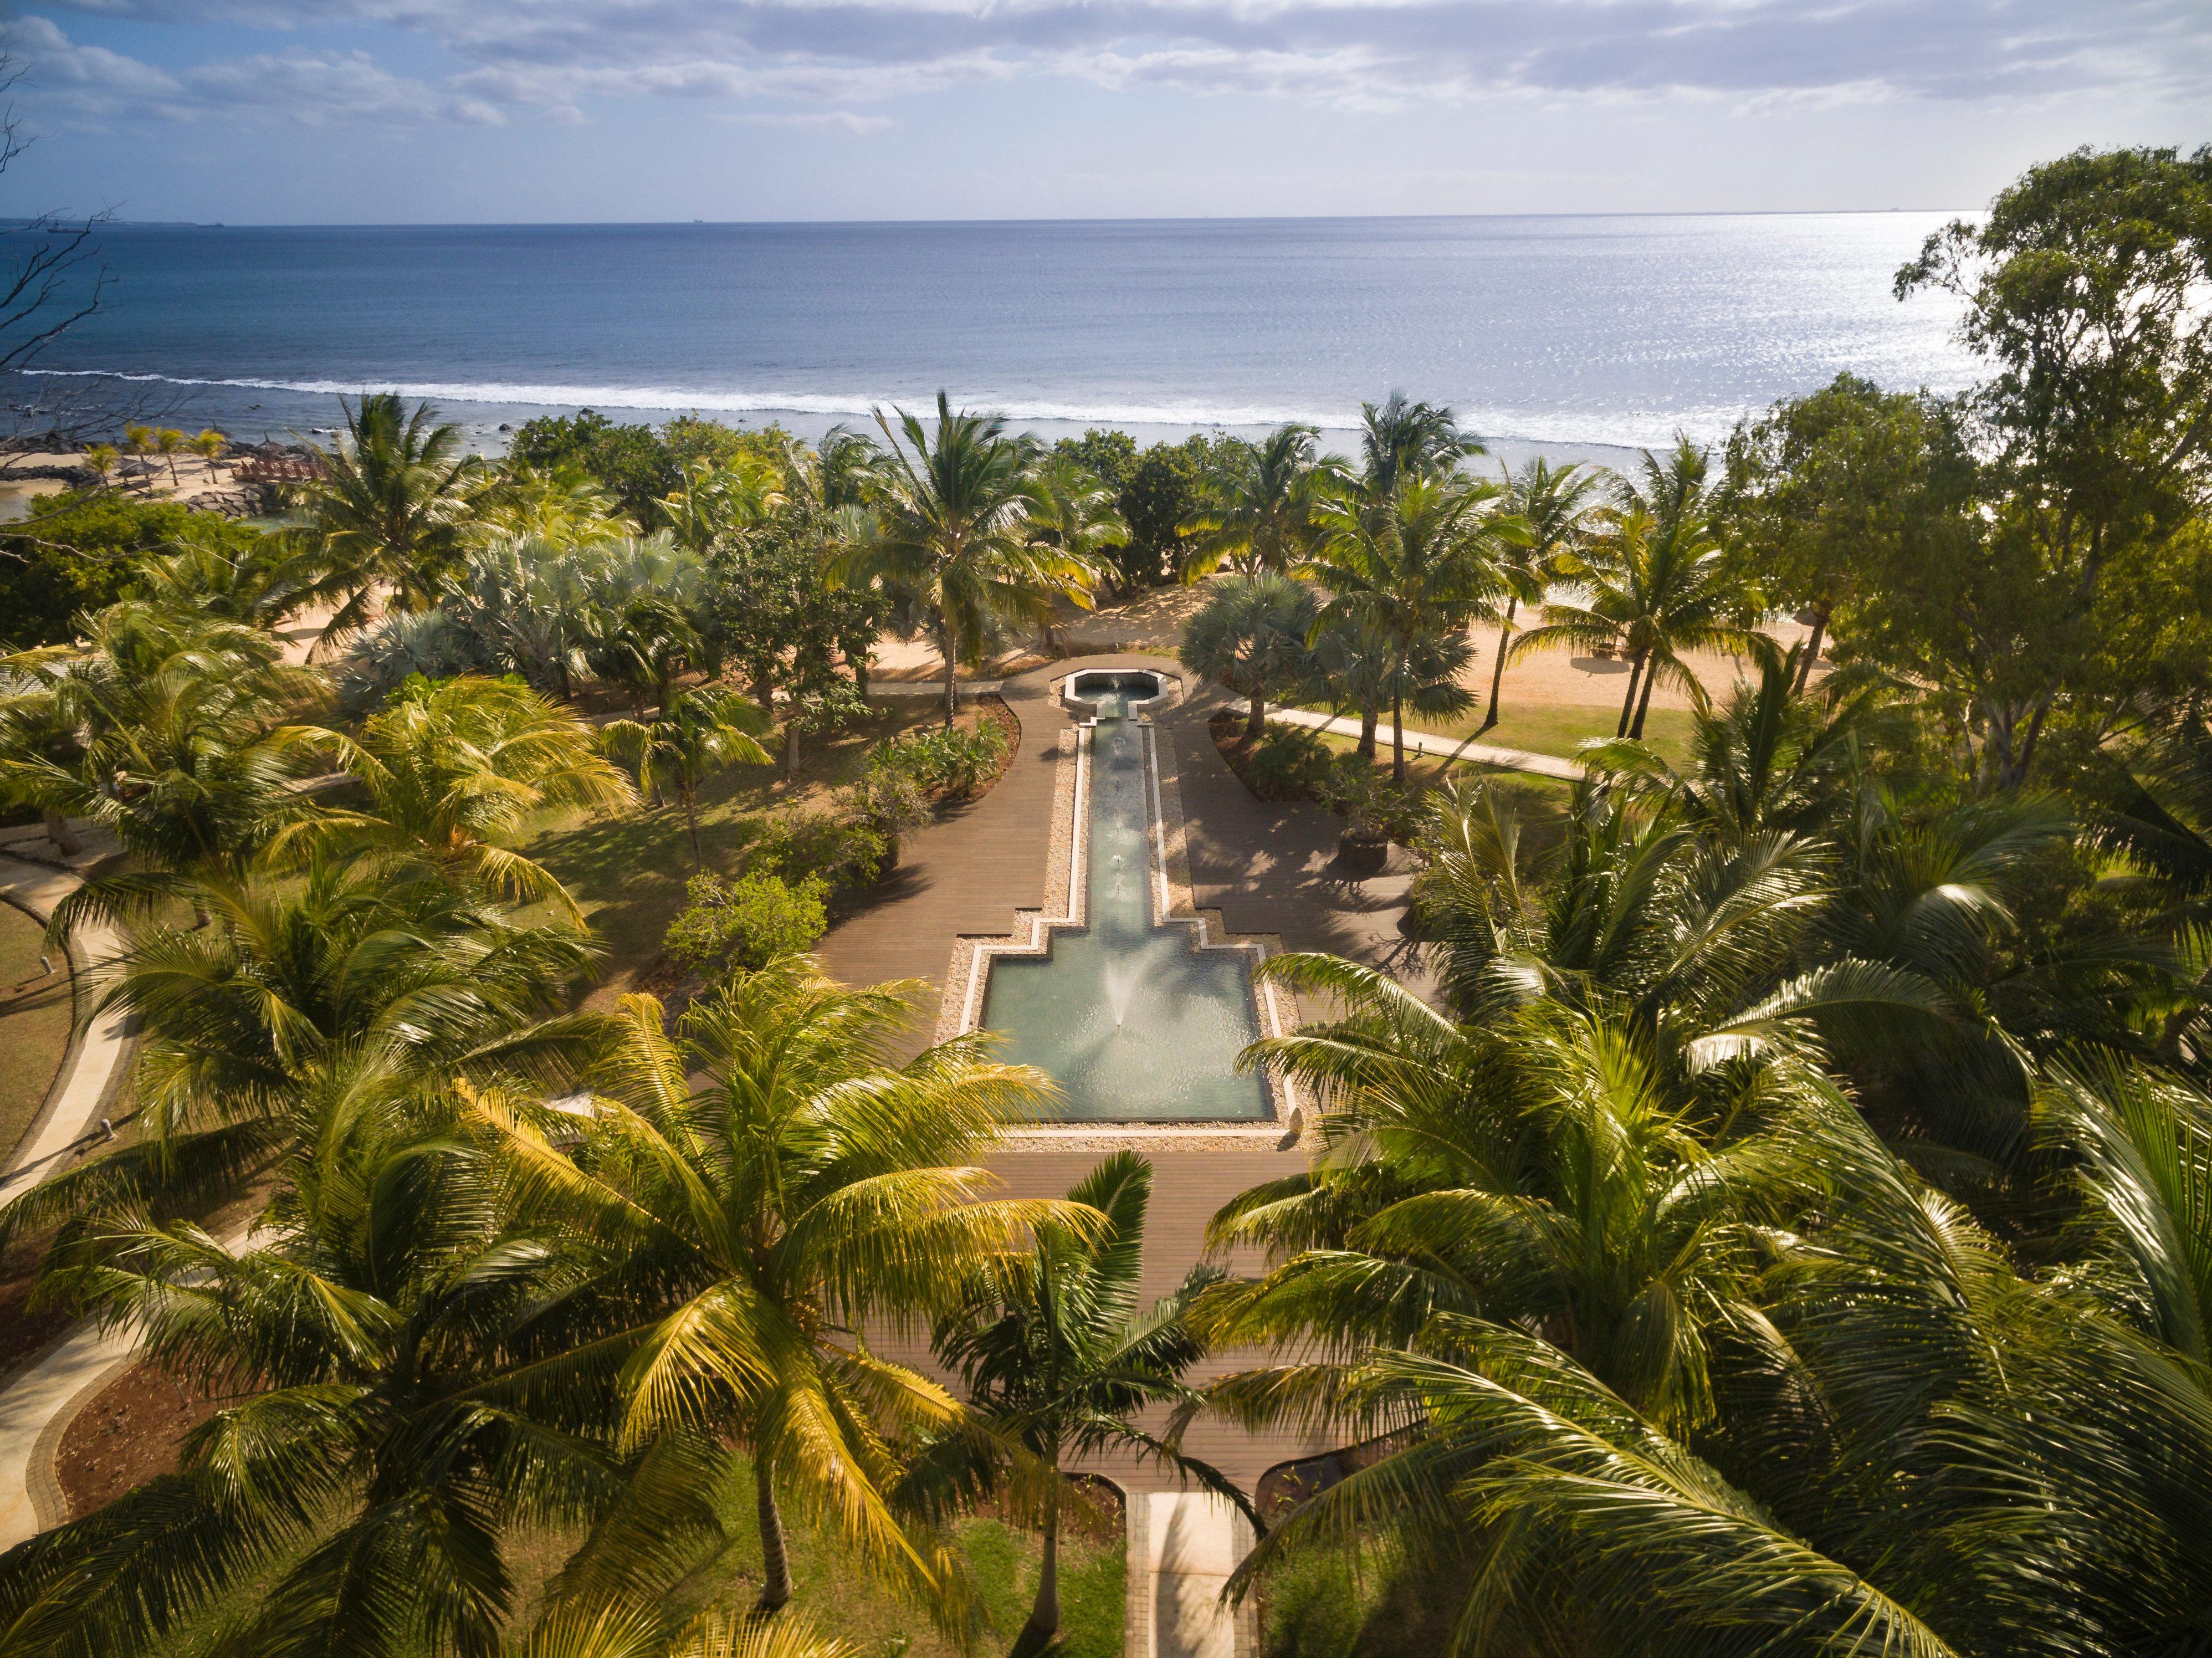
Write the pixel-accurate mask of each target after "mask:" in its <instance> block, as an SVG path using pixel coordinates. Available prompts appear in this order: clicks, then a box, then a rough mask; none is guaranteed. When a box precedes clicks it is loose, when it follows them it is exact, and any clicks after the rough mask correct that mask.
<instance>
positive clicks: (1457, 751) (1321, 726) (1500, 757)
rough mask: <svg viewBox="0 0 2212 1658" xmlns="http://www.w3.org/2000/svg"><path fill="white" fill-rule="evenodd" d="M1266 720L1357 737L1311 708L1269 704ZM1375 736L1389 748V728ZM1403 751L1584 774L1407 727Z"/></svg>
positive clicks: (1571, 778) (1576, 767) (1565, 775)
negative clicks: (1280, 706) (1283, 706)
mask: <svg viewBox="0 0 2212 1658" xmlns="http://www.w3.org/2000/svg"><path fill="white" fill-rule="evenodd" d="M1267 718H1268V719H1270V720H1273V721H1274V722H1275V723H1276V724H1277V725H1279V726H1304V727H1306V729H1307V730H1309V731H1317V732H1328V733H1329V735H1331V736H1332V737H1357V736H1358V735H1359V722H1358V720H1347V719H1346V718H1344V717H1343V716H1342V715H1340V714H1316V713H1315V712H1314V711H1313V710H1312V709H1311V708H1278V707H1276V706H1275V705H1274V704H1273V703H1272V702H1271V703H1269V704H1268V705H1267ZM1378 736H1379V738H1380V741H1381V742H1382V744H1383V746H1385V747H1388V746H1389V742H1390V728H1389V726H1383V727H1382V728H1381V730H1380V732H1379V733H1378ZM1406 752H1407V753H1408V754H1433V755H1441V756H1443V757H1444V758H1446V759H1448V760H1465V761H1468V762H1471V763H1473V764H1475V765H1479V766H1497V767H1499V768H1502V769H1504V770H1506V771H1525V772H1532V773H1534V774H1535V775H1537V776H1539V777H1557V778H1559V779H1562V780H1565V781H1566V782H1570V783H1574V782H1579V781H1581V780H1582V775H1583V765H1582V762H1581V761H1579V760H1562V759H1560V758H1559V756H1557V755H1556V754H1530V753H1529V752H1528V750H1525V749H1502V748H1499V747H1498V745H1497V744H1494V743H1478V742H1476V741H1475V740H1474V738H1471V737H1446V736H1444V735H1443V734H1442V733H1441V732H1417V731H1415V730H1413V728H1412V727H1411V726H1407V728H1406Z"/></svg>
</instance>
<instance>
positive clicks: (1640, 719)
mask: <svg viewBox="0 0 2212 1658" xmlns="http://www.w3.org/2000/svg"><path fill="white" fill-rule="evenodd" d="M1657 683H1659V665H1658V664H1657V663H1656V662H1654V663H1653V664H1652V665H1651V669H1650V672H1648V673H1646V674H1645V675H1644V695H1642V696H1641V697H1640V698H1638V701H1637V704H1636V723H1635V724H1634V725H1633V726H1630V727H1629V728H1628V734H1629V736H1630V737H1632V738H1634V739H1635V740H1636V741H1638V742H1639V743H1640V742H1642V741H1643V740H1644V715H1645V714H1647V713H1649V712H1650V708H1651V688H1652V687H1653V686H1654V685H1656V684H1657Z"/></svg>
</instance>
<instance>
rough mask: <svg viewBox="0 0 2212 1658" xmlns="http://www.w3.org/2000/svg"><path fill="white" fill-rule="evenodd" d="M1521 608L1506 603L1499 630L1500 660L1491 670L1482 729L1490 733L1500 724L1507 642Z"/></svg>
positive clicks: (1515, 600)
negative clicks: (1499, 704)
mask: <svg viewBox="0 0 2212 1658" xmlns="http://www.w3.org/2000/svg"><path fill="white" fill-rule="evenodd" d="M1520 608H1521V601H1520V600H1519V599H1518V598H1509V599H1507V600H1506V601H1505V625H1504V626H1503V627H1501V628H1500V629H1498V660H1497V661H1496V662H1494V663H1493V664H1492V665H1491V669H1490V712H1489V713H1487V714H1484V715H1483V716H1482V728H1483V730H1485V731H1488V730H1489V729H1490V728H1491V727H1492V726H1494V725H1496V724H1497V723H1498V692H1499V691H1500V690H1502V689H1504V685H1505V641H1507V640H1509V639H1510V638H1512V637H1513V612H1514V611H1516V610H1518V609H1520Z"/></svg>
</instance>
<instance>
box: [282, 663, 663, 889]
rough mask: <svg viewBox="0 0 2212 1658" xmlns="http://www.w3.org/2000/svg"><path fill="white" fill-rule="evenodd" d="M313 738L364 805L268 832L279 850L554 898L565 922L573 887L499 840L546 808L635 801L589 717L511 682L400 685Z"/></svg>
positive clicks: (406, 878)
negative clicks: (374, 707) (354, 725)
mask: <svg viewBox="0 0 2212 1658" xmlns="http://www.w3.org/2000/svg"><path fill="white" fill-rule="evenodd" d="M319 742H320V745H321V746H322V748H323V749H324V750H325V751H326V752H328V753H329V754H330V755H331V757H332V758H334V759H335V760H336V761H337V763H338V765H339V766H340V767H341V768H343V769H344V770H345V771H346V772H348V773H349V774H351V775H352V776H353V777H354V779H355V780H356V781H357V782H358V783H359V784H360V785H361V786H362V789H363V790H364V791H365V792H366V793H367V794H368V804H367V805H363V806H359V807H325V808H322V809H320V810H318V811H313V813H311V814H308V815H305V816H303V817H301V818H300V819H299V821H297V822H295V823H291V824H289V825H287V826H286V827H285V829H283V831H282V832H281V833H280V834H279V835H278V836H277V837H276V841H275V842H274V849H275V850H276V853H278V855H280V856H285V855H289V856H295V857H297V856H302V855H306V854H307V853H311V852H312V853H328V854H331V855H335V856H337V857H338V858H341V859H345V860H347V861H349V862H354V863H359V864H362V865H365V866H368V867H373V868H374V869H377V870H379V871H380V872H382V873H383V874H384V875H385V876H386V878H387V879H390V880H393V881H395V882H401V883H404V882H410V881H418V880H427V881H431V882H435V883H439V884H453V885H456V886H459V887H460V888H462V889H463V890H469V891H474V892H481V893H486V894H500V895H503V896H507V897H510V898H514V899H518V900H520V901H522V902H545V903H550V904H551V905H553V906H554V908H556V909H558V910H559V911H561V912H562V914H565V915H567V916H568V917H569V918H570V919H571V920H580V919H581V917H580V913H579V912H578V910H577V908H576V902H575V900H574V898H572V897H570V896H568V889H566V888H565V887H563V886H562V884H561V883H560V882H559V881H558V880H557V879H556V878H555V877H554V875H553V874H552V872H550V871H549V870H547V869H546V868H545V867H544V865H541V864H538V863H534V862H532V860H531V859H528V858H526V857H524V856H523V855H522V854H521V853H518V852H514V851H513V850H511V849H509V848H508V847H504V846H502V845H501V844H500V842H501V841H503V840H505V839H506V838H507V837H509V836H511V835H514V834H516V833H517V832H519V831H520V829H522V827H523V826H524V825H525V824H526V823H528V822H529V820H530V819H531V818H532V817H533V816H534V815H535V814H537V813H538V812H540V811H546V810H548V809H550V808H556V807H563V806H565V807H570V808H587V809H588V808H597V809H599V810H604V811H616V810H619V809H620V808H622V807H624V806H629V805H635V804H636V800H637V792H636V791H635V789H633V788H632V787H631V786H630V782H629V779H628V778H627V777H625V776H623V774H622V773H621V771H620V770H618V769H617V768H616V767H615V766H614V765H613V763H612V762H610V761H609V760H608V759H607V758H606V757H605V755H603V754H602V753H600V751H599V738H598V734H597V733H596V732H593V730H592V727H591V726H588V725H586V724H585V723H584V722H583V721H582V720H579V719H577V718H576V717H575V716H574V715H573V714H568V713H567V712H565V711H564V710H562V709H559V708H555V707H554V706H553V705H552V704H550V703H549V702H547V701H545V700H544V698H543V697H542V696H540V695H538V693H537V692H535V691H533V690H532V689H530V688H529V687H528V686H526V685H523V684H520V683H515V682H513V681H512V680H501V679H481V678H473V677H462V678H459V679H449V680H447V681H445V682H444V683H439V684H422V685H417V686H414V687H411V688H403V689H402V690H401V693H400V695H398V697H397V698H395V699H394V701H392V704H391V706H389V707H388V708H385V709H384V711H383V712H381V713H380V714H374V715H372V716H370V718H369V720H368V722H367V724H366V725H364V726H362V732H361V735H360V737H359V738H358V739H356V738H348V737H344V736H343V735H341V734H339V733H337V732H326V733H324V734H322V735H321V737H320V738H319Z"/></svg>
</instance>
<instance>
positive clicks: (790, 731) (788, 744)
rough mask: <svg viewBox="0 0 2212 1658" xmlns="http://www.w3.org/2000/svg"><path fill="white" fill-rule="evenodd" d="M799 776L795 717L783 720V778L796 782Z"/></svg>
mask: <svg viewBox="0 0 2212 1658" xmlns="http://www.w3.org/2000/svg"><path fill="white" fill-rule="evenodd" d="M798 778H799V721H798V720H797V719H796V718H793V719H790V720H785V721H784V722H783V780H784V781H785V782H787V783H791V782H796V781H797V780H798Z"/></svg>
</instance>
